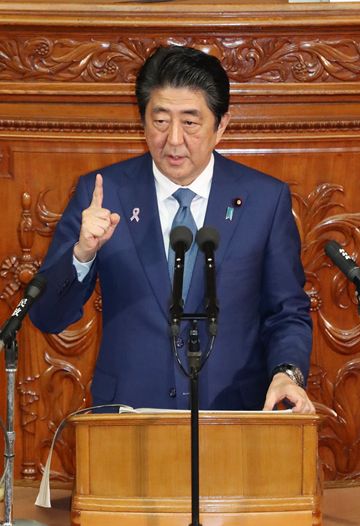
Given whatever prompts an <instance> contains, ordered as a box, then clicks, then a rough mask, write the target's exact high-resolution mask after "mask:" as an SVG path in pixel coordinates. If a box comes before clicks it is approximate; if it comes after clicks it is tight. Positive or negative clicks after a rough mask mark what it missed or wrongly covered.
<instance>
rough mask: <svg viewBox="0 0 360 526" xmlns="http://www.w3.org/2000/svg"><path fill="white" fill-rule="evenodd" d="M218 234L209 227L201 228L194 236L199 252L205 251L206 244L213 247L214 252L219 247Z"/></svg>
mask: <svg viewBox="0 0 360 526" xmlns="http://www.w3.org/2000/svg"><path fill="white" fill-rule="evenodd" d="M219 241H220V236H219V232H218V231H217V230H216V229H215V228H213V227H211V226H203V227H202V228H200V230H198V232H197V234H196V242H197V244H198V246H199V248H200V250H205V246H206V245H207V243H210V244H211V245H213V248H214V250H216V249H217V247H218V246H219Z"/></svg>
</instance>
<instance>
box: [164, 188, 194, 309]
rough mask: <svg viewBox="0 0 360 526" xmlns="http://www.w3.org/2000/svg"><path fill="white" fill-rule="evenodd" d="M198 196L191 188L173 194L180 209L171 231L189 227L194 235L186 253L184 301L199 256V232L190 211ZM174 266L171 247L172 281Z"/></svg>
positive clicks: (180, 189)
mask: <svg viewBox="0 0 360 526" xmlns="http://www.w3.org/2000/svg"><path fill="white" fill-rule="evenodd" d="M195 196H196V194H195V193H194V192H193V191H192V190H189V188H179V189H178V190H176V192H174V193H173V197H175V199H176V200H177V202H178V203H179V205H180V207H179V209H178V211H177V212H176V214H175V217H174V220H173V222H172V225H171V230H172V229H173V228H175V227H176V226H187V227H188V228H189V229H190V230H191V232H192V235H193V242H192V245H191V247H190V248H189V250H188V251H187V252H186V253H185V265H184V279H183V299H184V302H185V300H186V296H187V293H188V290H189V286H190V280H191V275H192V272H193V268H194V263H195V259H196V254H197V244H196V243H195V236H196V232H197V226H196V223H195V220H194V217H193V215H192V213H191V210H190V205H191V201H192V200H193V199H194V197H195ZM174 265H175V253H174V251H173V249H172V248H171V246H169V257H168V266H169V273H170V279H171V281H172V280H173V278H174Z"/></svg>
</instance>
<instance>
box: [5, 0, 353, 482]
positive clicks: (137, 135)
mask: <svg viewBox="0 0 360 526" xmlns="http://www.w3.org/2000/svg"><path fill="white" fill-rule="evenodd" d="M167 43H177V44H180V45H185V44H186V45H190V46H194V47H197V48H200V49H202V50H204V51H206V52H208V53H212V54H214V55H216V56H218V57H219V58H220V60H221V61H222V63H223V65H224V67H225V68H226V70H227V71H228V74H229V76H230V79H231V109H232V114H233V119H232V123H231V125H230V127H229V129H228V132H227V134H226V136H225V137H224V140H223V141H222V143H221V144H220V147H219V151H221V152H222V153H223V154H225V155H227V156H229V157H232V158H234V159H237V160H239V161H242V162H244V163H246V164H248V165H250V166H253V167H256V168H259V169H261V170H263V171H265V172H267V173H269V174H271V175H274V176H276V177H279V178H280V179H283V180H285V181H287V182H289V183H290V185H291V189H292V195H293V205H294V214H295V216H296V219H297V222H298V226H299V229H300V232H301V237H302V242H303V252H302V254H303V262H304V266H305V270H306V275H307V285H306V290H307V292H308V294H309V296H310V298H311V302H312V315H313V320H314V348H313V354H312V367H311V376H310V379H309V387H308V389H309V393H310V395H311V397H312V399H313V400H315V401H316V402H317V407H318V410H319V412H321V413H322V414H326V415H327V418H326V420H325V422H324V425H323V427H322V429H321V433H320V453H321V457H322V460H323V463H324V467H325V478H326V480H327V481H328V484H345V483H358V482H359V480H360V441H359V436H360V435H359V430H360V404H359V398H360V395H359V393H360V323H359V316H358V314H357V307H356V298H355V290H354V287H353V285H352V284H350V283H348V282H347V281H346V279H345V278H344V277H343V276H342V275H340V273H339V272H338V271H337V269H336V268H334V267H333V266H332V265H331V263H330V261H329V260H328V259H327V258H326V257H325V255H324V251H323V248H324V243H325V242H326V241H327V240H328V239H331V238H334V239H337V240H338V241H339V242H341V243H342V244H343V245H344V246H345V248H346V250H347V251H348V252H349V253H351V254H352V255H353V257H354V258H355V259H356V258H360V255H359V251H360V196H359V161H360V11H359V5H358V4H331V5H327V4H323V3H321V4H320V3H319V4H295V5H294V4H291V5H288V3H287V2H286V1H285V0H283V1H281V0H278V1H277V2H272V1H267V2H266V1H263V2H257V1H252V2H250V0H248V3H246V1H241V0H234V1H232V2H231V1H229V2H224V3H216V2H209V1H205V0H204V1H202V0H196V1H193V2H190V1H187V0H178V1H177V2H158V3H137V2H132V3H130V2H129V3H126V2H124V3H122V2H105V1H103V2H101V1H97V2H95V1H90V0H87V1H86V2H81V0H78V1H75V0H73V1H69V0H68V1H65V0H63V1H62V2H61V3H54V4H52V3H48V2H46V1H42V2H41V1H33V2H13V1H8V2H5V1H3V2H0V199H1V218H2V221H1V222H0V239H1V242H0V277H1V280H0V316H1V320H5V319H6V318H7V317H8V316H9V315H10V313H11V312H12V309H13V308H14V306H15V305H16V304H17V303H18V301H19V299H20V297H21V295H22V294H23V288H24V286H25V285H26V283H27V282H28V281H29V280H30V279H31V277H32V276H33V275H34V273H35V272H36V271H37V269H38V268H39V265H40V263H41V260H42V258H43V257H44V254H45V252H46V249H47V246H48V244H49V241H50V238H51V235H52V232H53V229H54V227H55V225H56V223H57V221H58V219H59V217H60V216H61V213H62V210H63V208H64V206H65V204H66V202H67V200H68V198H69V196H70V195H71V192H72V191H73V188H74V185H75V183H76V180H77V178H78V177H79V176H80V175H81V174H83V173H86V172H87V171H90V170H92V169H94V168H96V167H101V166H104V165H106V164H109V163H112V162H115V161H117V160H120V159H124V158H126V157H129V156H133V155H137V154H139V153H142V152H143V151H145V148H146V145H145V143H144V140H143V137H142V130H141V126H140V122H139V118H138V115H137V109H136V105H135V100H134V97H133V90H134V79H135V75H136V71H137V70H138V68H139V66H140V65H141V64H142V63H143V61H144V59H145V57H146V56H147V55H148V54H149V53H150V52H151V50H152V49H153V48H154V47H156V46H157V45H159V44H167ZM358 260H359V259H358ZM100 317H101V298H100V296H99V293H98V292H96V293H95V294H94V295H93V297H92V298H91V300H90V301H89V303H88V305H87V308H86V313H85V316H84V319H83V320H81V321H80V322H78V323H77V324H76V325H74V326H72V327H69V328H68V330H66V331H64V332H63V333H61V334H59V335H45V334H41V333H40V332H39V331H37V330H36V329H35V328H34V327H33V326H31V323H30V322H29V320H26V321H25V322H24V324H23V327H22V330H21V331H20V333H19V338H18V340H19V348H20V353H19V371H18V378H17V395H16V433H17V435H16V472H15V476H16V478H18V479H19V478H21V479H27V480H30V481H31V480H36V479H38V478H39V477H40V473H41V470H42V467H43V464H44V461H45V459H46V456H47V453H48V450H49V445H50V442H51V439H52V437H53V434H54V432H55V430H56V428H57V426H58V425H59V423H60V421H61V419H62V418H63V417H64V416H65V415H67V414H68V413H69V412H71V411H73V410H75V409H77V408H80V407H84V406H86V404H89V403H90V397H89V385H90V382H91V375H92V369H93V366H94V362H95V359H96V350H97V347H98V342H99V331H100ZM2 354H3V353H2ZM2 361H3V360H2V357H1V369H0V386H1V387H0V389H1V394H0V414H1V415H2V416H3V418H4V417H5V402H6V396H5V374H4V367H3V363H2ZM73 448H74V439H73V436H72V434H71V432H70V431H69V430H67V429H65V430H64V432H63V434H62V437H61V439H60V440H59V442H58V443H57V446H56V455H55V459H54V462H53V479H54V480H56V481H58V482H61V481H68V482H69V481H72V479H73V476H74V461H73Z"/></svg>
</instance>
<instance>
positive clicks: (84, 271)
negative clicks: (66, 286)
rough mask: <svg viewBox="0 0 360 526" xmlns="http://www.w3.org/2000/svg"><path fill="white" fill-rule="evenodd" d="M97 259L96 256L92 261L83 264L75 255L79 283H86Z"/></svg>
mask: <svg viewBox="0 0 360 526" xmlns="http://www.w3.org/2000/svg"><path fill="white" fill-rule="evenodd" d="M95 258H96V256H94V257H93V258H92V259H91V260H90V261H86V263H83V262H82V261H79V260H78V259H76V257H75V256H74V255H73V265H74V267H75V270H76V273H77V279H78V281H80V282H82V281H84V279H85V278H86V276H87V275H88V274H89V272H90V269H91V265H92V264H93V263H94V261H95Z"/></svg>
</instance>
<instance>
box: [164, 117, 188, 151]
mask: <svg viewBox="0 0 360 526" xmlns="http://www.w3.org/2000/svg"><path fill="white" fill-rule="evenodd" d="M167 140H168V143H169V144H171V145H172V146H176V145H179V144H182V143H183V140H184V134H183V129H182V126H181V123H177V122H174V123H171V125H170V127H169V133H168V138H167Z"/></svg>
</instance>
